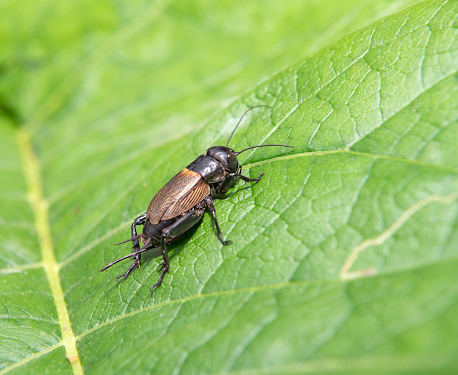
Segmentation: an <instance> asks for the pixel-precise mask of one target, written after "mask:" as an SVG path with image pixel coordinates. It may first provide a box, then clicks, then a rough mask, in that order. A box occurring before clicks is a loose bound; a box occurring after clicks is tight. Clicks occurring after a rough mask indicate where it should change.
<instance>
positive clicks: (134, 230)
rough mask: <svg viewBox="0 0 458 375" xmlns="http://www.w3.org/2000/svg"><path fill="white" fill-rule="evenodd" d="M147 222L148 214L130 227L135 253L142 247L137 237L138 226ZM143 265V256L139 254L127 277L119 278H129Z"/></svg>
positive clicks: (138, 218)
mask: <svg viewBox="0 0 458 375" xmlns="http://www.w3.org/2000/svg"><path fill="white" fill-rule="evenodd" d="M145 221H146V213H144V214H143V215H140V216H139V217H137V218H136V219H135V220H134V222H133V223H132V225H131V227H130V229H131V234H132V238H133V240H132V248H133V249H134V252H137V251H138V250H140V245H139V243H138V236H137V228H136V226H137V225H144V224H145ZM141 263H142V254H141V253H138V254H137V255H136V256H135V262H134V263H133V264H132V265H131V266H130V268H129V269H128V270H127V272H126V273H125V274H124V275H126V276H124V275H121V276H118V278H119V277H122V276H124V277H127V276H129V274H130V273H131V272H132V270H133V269H134V267H135V266H137V267H138V269H140V266H141Z"/></svg>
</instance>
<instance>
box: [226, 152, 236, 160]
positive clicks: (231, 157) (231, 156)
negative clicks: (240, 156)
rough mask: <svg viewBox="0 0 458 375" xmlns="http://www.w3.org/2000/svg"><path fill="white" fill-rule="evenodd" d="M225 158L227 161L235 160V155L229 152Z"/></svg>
mask: <svg viewBox="0 0 458 375" xmlns="http://www.w3.org/2000/svg"><path fill="white" fill-rule="evenodd" d="M227 157H228V158H229V160H235V155H234V154H233V153H232V152H231V153H230V154H227Z"/></svg>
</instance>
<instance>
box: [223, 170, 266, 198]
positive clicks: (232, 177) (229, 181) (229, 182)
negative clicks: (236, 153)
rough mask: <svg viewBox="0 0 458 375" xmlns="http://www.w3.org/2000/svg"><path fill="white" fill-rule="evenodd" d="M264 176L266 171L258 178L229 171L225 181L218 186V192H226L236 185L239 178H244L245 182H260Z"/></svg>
mask: <svg viewBox="0 0 458 375" xmlns="http://www.w3.org/2000/svg"><path fill="white" fill-rule="evenodd" d="M262 176H264V173H260V174H259V176H258V177H256V178H248V177H245V176H244V175H242V174H240V173H229V174H228V175H227V176H226V178H225V179H224V181H223V182H221V184H220V185H219V186H218V187H217V188H216V193H217V194H226V193H227V191H228V190H229V189H230V188H231V187H232V186H234V184H235V183H236V182H237V181H238V180H243V181H245V182H255V183H258V182H259V181H261V177H262Z"/></svg>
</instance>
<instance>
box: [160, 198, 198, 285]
mask: <svg viewBox="0 0 458 375" xmlns="http://www.w3.org/2000/svg"><path fill="white" fill-rule="evenodd" d="M204 212H205V206H203V205H202V204H201V203H199V204H198V205H197V206H196V207H195V208H194V209H192V210H190V211H188V212H186V213H185V214H183V216H181V217H179V218H178V219H177V220H176V221H175V222H174V223H173V224H172V225H170V226H168V227H167V228H164V229H163V230H162V237H161V251H162V263H161V264H160V265H159V271H160V272H161V275H160V276H159V280H158V281H157V283H156V284H154V285H153V286H152V287H151V292H154V290H155V289H156V288H159V287H160V286H161V284H162V280H163V279H164V276H165V274H166V273H167V272H169V257H168V255H167V246H166V241H167V240H169V241H170V240H174V239H176V238H178V237H180V236H181V235H182V234H183V233H185V232H186V231H187V230H189V229H190V228H191V227H193V226H194V225H196V224H197V223H198V222H199V221H200V220H201V219H202V216H204Z"/></svg>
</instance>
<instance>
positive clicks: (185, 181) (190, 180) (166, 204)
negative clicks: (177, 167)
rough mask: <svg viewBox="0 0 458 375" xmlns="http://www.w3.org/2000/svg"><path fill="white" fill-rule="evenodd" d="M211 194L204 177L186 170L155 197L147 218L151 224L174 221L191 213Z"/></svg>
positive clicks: (147, 212)
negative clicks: (186, 213)
mask: <svg viewBox="0 0 458 375" xmlns="http://www.w3.org/2000/svg"><path fill="white" fill-rule="evenodd" d="M209 194H210V186H208V185H207V184H206V183H205V181H204V180H203V178H202V176H201V175H200V174H199V173H197V172H193V171H190V170H188V169H186V168H185V169H183V170H181V171H180V172H179V173H178V174H176V175H175V176H174V177H173V178H172V179H171V180H170V181H169V182H168V183H167V184H166V185H165V186H164V187H163V188H162V189H161V190H159V191H158V193H157V194H156V195H155V196H154V198H153V200H152V201H151V203H150V204H149V206H148V210H147V211H146V218H147V219H148V220H149V221H150V222H151V224H158V223H159V222H160V221H161V220H169V219H173V218H174V217H177V216H179V215H181V214H182V213H184V212H186V211H189V210H190V209H191V208H193V207H194V206H195V205H196V204H197V203H199V202H200V201H201V200H202V199H204V198H205V197H206V196H207V195H209Z"/></svg>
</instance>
